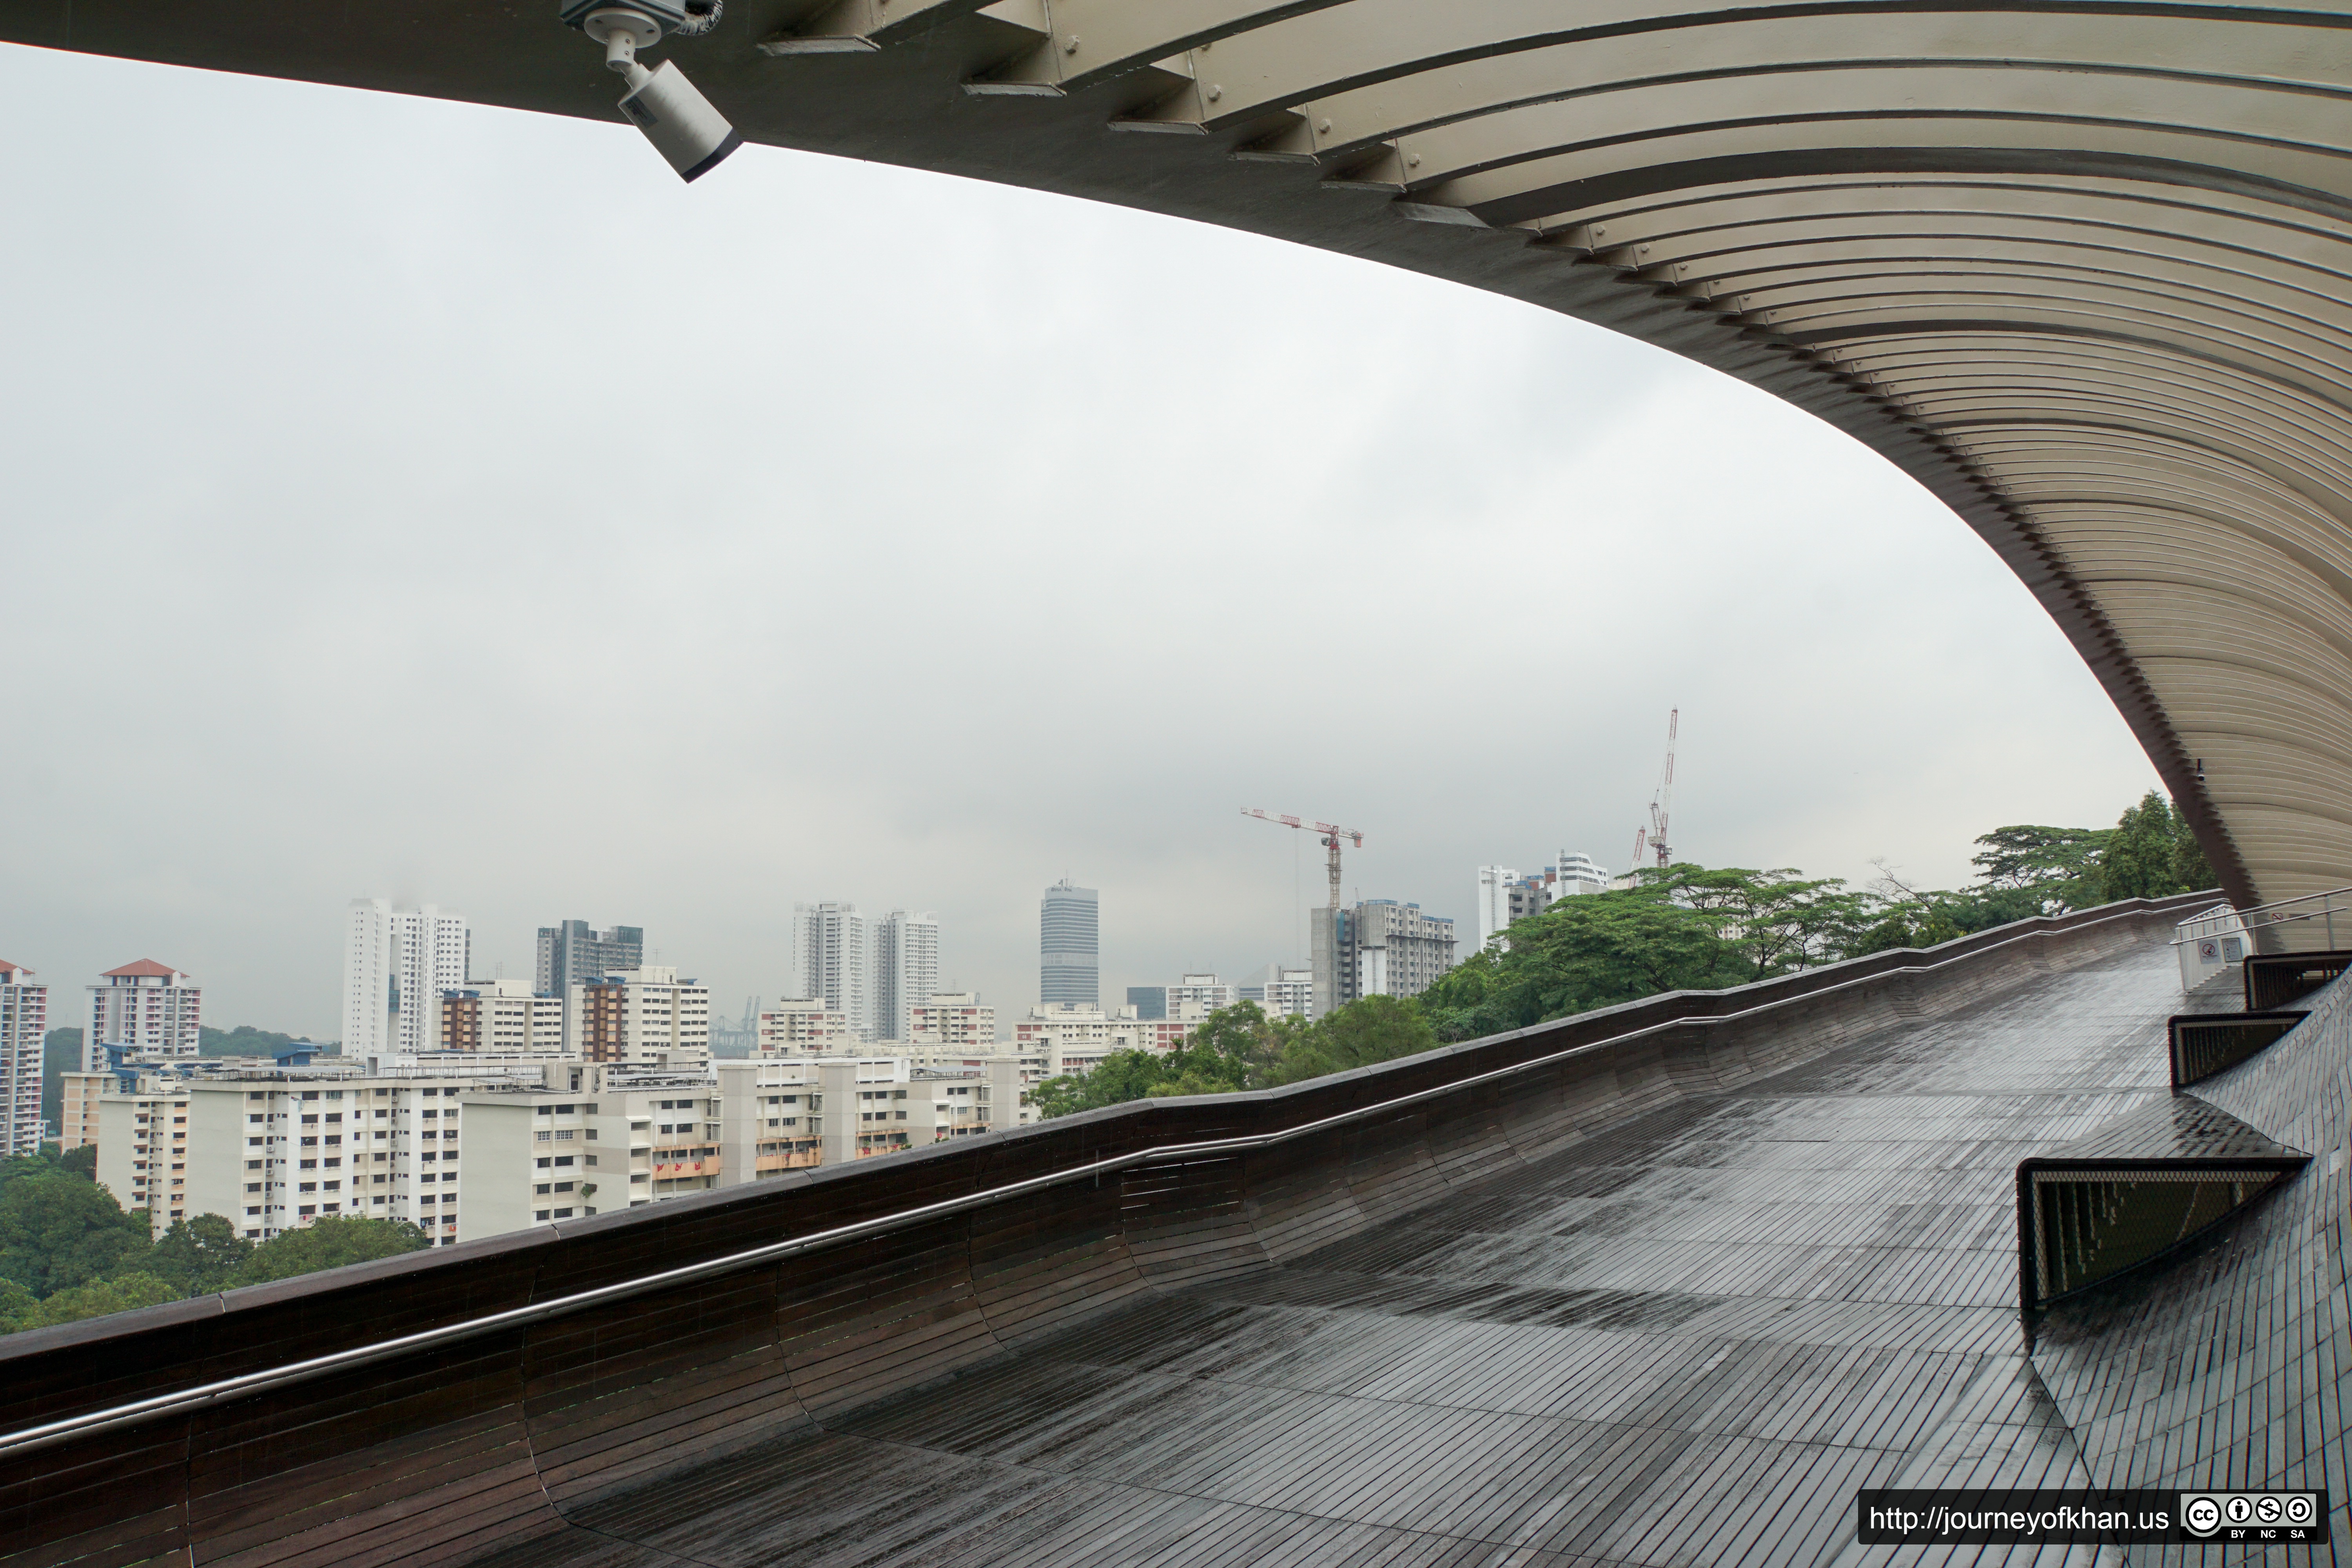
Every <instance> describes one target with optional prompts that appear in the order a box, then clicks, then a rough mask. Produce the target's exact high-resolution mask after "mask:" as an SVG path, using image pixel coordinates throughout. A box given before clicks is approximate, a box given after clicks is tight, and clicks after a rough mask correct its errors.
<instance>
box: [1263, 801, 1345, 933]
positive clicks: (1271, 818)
mask: <svg viewBox="0 0 2352 1568" xmlns="http://www.w3.org/2000/svg"><path fill="white" fill-rule="evenodd" d="M1242 815H1243V816H1255V817H1256V818H1257V819H1258V820H1259V821H1260V822H1271V823H1273V824H1274V825H1275V826H1277V827H1296V828H1297V829H1298V830H1299V831H1300V832H1301V833H1318V834H1321V835H1322V836H1323V847H1324V848H1326V849H1328V850H1329V851H1330V852H1331V860H1330V866H1331V907H1332V908H1333V909H1335V910H1336V909H1338V908H1339V840H1341V839H1342V838H1347V839H1352V840H1353V841H1354V842H1355V846H1356V847H1357V848H1359V849H1361V848H1362V847H1364V836H1363V835H1362V834H1360V833H1359V832H1357V831H1356V830H1355V829H1354V828H1352V827H1334V826H1332V825H1331V824H1329V823H1328V822H1302V821H1300V820H1299V819H1298V818H1297V817H1295V816H1279V815H1277V814H1276V813H1274V812H1271V811H1260V810H1258V809H1257V808H1256V807H1255V806H1253V805H1245V806H1244V807H1242Z"/></svg>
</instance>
